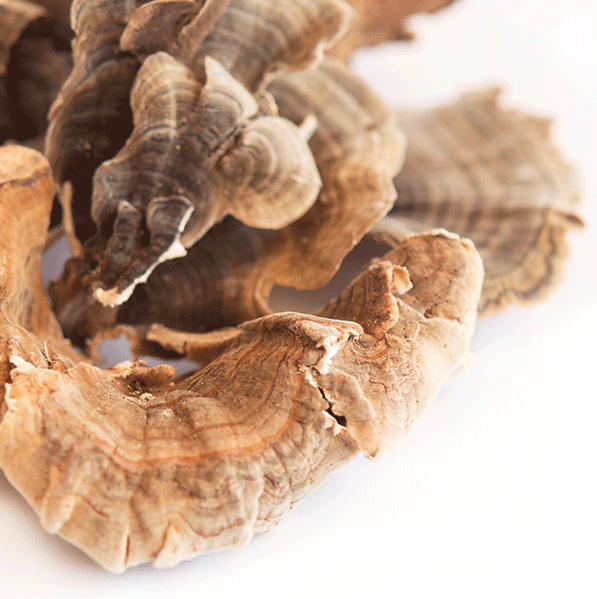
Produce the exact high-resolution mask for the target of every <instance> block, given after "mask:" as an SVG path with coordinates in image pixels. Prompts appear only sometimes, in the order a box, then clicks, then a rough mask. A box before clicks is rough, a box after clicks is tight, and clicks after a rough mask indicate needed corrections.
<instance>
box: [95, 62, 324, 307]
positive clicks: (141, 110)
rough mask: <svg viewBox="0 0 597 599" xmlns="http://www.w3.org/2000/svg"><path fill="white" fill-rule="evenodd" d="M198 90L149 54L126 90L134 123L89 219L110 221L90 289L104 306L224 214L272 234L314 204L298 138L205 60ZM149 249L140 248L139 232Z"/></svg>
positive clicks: (313, 181)
mask: <svg viewBox="0 0 597 599" xmlns="http://www.w3.org/2000/svg"><path fill="white" fill-rule="evenodd" d="M204 79H205V84H204V85H201V84H200V83H199V81H198V80H197V78H196V77H195V76H194V75H193V72H192V71H190V70H189V69H188V68H186V67H185V66H184V65H183V64H181V63H179V62H178V61H177V60H175V59H174V58H172V57H171V56H170V55H169V54H166V53H165V52H158V53H156V54H152V55H151V56H149V57H148V58H147V59H146V60H145V62H144V63H143V66H142V67H141V69H140V71H139V73H138V76H137V79H136V81H135V85H134V86H133V89H132V91H131V105H132V108H133V117H134V122H135V126H134V129H133V133H132V135H131V137H130V138H129V139H128V140H127V143H126V144H125V146H124V148H123V149H122V150H121V151H120V152H118V154H117V155H116V156H115V157H114V158H113V159H112V160H109V161H107V162H104V163H103V164H102V165H101V166H100V167H99V168H98V170H97V171H96V174H95V177H94V185H93V189H94V193H93V198H92V216H93V218H94V220H95V221H96V223H98V226H99V228H100V230H105V228H106V223H108V226H109V224H110V223H113V226H112V232H111V236H110V238H109V239H108V243H107V247H106V250H105V258H104V260H105V261H104V262H103V263H102V265H101V270H100V274H99V277H98V278H99V280H100V281H101V283H102V284H103V286H105V287H106V288H107V289H108V291H104V290H103V289H101V288H98V289H96V291H95V297H96V298H97V299H99V301H100V302H102V303H103V304H105V305H111V306H114V305H119V304H121V303H122V302H124V301H126V299H128V297H129V296H130V294H131V293H132V291H133V289H134V287H135V285H136V284H137V283H138V282H144V281H145V280H146V279H147V277H148V276H149V274H150V273H151V271H152V270H153V268H154V267H155V266H156V265H157V264H159V263H160V262H163V261H165V260H170V259H172V258H175V257H179V256H181V255H185V253H186V250H185V248H188V247H190V246H192V245H193V244H194V243H195V242H196V241H197V240H198V239H200V238H201V237H202V236H203V235H204V234H205V233H206V232H207V230H208V229H209V228H211V227H212V226H213V225H214V224H215V223H216V222H218V221H220V220H221V219H222V218H223V217H224V216H226V215H227V214H231V215H233V216H235V217H236V218H238V219H239V220H241V221H243V222H245V223H246V224H248V225H250V226H253V227H261V228H280V227H283V226H286V225H287V224H289V223H290V222H292V221H294V220H296V219H297V218H299V217H300V216H302V215H303V214H304V213H305V212H306V210H307V209H308V208H309V207H310V206H311V204H313V202H314V201H315V199H316V197H317V195H318V192H319V189H320V186H321V180H320V177H319V174H318V171H317V167H316V165H315V162H314V161H313V157H312V155H311V151H310V150H309V147H308V145H307V141H306V140H305V138H304V134H303V133H302V131H301V130H300V129H299V128H298V127H296V126H295V125H294V124H292V123H291V122H290V121H288V120H287V119H283V118H280V117H276V116H260V115H259V114H258V104H257V102H256V101H255V99H254V98H253V96H252V95H251V94H250V93H249V92H248V91H247V90H246V88H245V87H244V86H243V85H241V84H240V83H239V82H238V81H236V80H235V79H234V78H233V77H232V76H230V74H229V73H228V72H227V71H226V70H225V69H224V68H223V67H222V66H221V65H220V64H219V63H218V62H217V61H215V60H214V59H212V58H209V57H207V58H206V59H205V77H204ZM144 226H146V227H147V230H148V231H149V235H150V239H149V243H148V244H147V245H146V246H145V247H143V246H142V244H141V236H142V234H143V227H144Z"/></svg>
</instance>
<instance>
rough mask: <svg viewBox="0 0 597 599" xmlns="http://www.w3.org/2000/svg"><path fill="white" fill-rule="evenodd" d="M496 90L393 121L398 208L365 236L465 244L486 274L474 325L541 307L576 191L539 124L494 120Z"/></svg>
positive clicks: (571, 224)
mask: <svg viewBox="0 0 597 599" xmlns="http://www.w3.org/2000/svg"><path fill="white" fill-rule="evenodd" d="M498 95H499V90H496V89H491V90H488V91H484V92H479V93H471V94H467V95H465V96H463V97H461V98H460V99H459V100H457V101H456V102H455V103H453V104H450V105H448V106H444V107H440V108H436V109H433V110H428V111H425V112H420V113H406V112H402V113H400V115H399V116H400V126H401V127H402V129H403V130H404V132H405V133H406V135H407V138H408V140H409V143H408V149H407V153H406V161H405V165H404V168H403V169H402V171H401V172H400V173H399V174H398V176H397V177H396V178H395V184H396V188H397V190H398V200H397V201H396V204H395V206H394V208H393V209H392V212H391V214H390V215H389V216H388V217H387V218H386V219H384V220H383V221H382V222H380V223H378V224H377V225H376V226H375V228H374V231H377V232H385V233H388V234H390V235H393V236H394V237H397V238H400V237H401V236H402V235H404V234H409V233H411V232H413V231H424V230H427V229H430V228H433V227H442V228H445V229H447V230H449V231H454V232H455V233H457V234H459V235H462V236H465V237H468V238H470V239H471V240H472V241H473V242H474V243H475V246H476V247H477V249H478V250H479V253H480V254H481V257H482V258H483V264H484V268H485V279H484V283H483V293H482V296H481V302H480V305H479V313H480V315H490V314H496V313H499V312H501V311H503V310H504V309H506V308H507V307H508V306H510V305H511V304H514V303H516V304H527V303H530V302H535V301H538V300H540V299H543V298H544V297H545V295H546V294H547V293H549V291H550V290H552V289H553V287H554V286H555V285H556V284H557V283H558V282H559V280H560V278H561V276H562V271H563V265H564V261H565V258H566V256H567V254H568V250H567V245H566V241H565V235H566V232H567V230H568V229H571V228H577V227H579V226H582V221H581V220H580V219H579V218H578V216H577V215H576V203H577V201H578V190H577V187H576V183H575V180H574V173H573V169H572V168H571V166H570V165H569V164H568V163H567V162H566V161H565V160H564V159H563V158H562V156H561V154H560V153H559V152H558V150H557V149H556V148H555V147H554V146H553V144H552V142H551V139H550V134H549V126H550V122H549V121H548V120H546V119H541V118H537V117H532V116H529V115H527V114H524V113H522V112H519V111H517V110H503V109H501V108H500V107H499V105H498V103H497V98H498Z"/></svg>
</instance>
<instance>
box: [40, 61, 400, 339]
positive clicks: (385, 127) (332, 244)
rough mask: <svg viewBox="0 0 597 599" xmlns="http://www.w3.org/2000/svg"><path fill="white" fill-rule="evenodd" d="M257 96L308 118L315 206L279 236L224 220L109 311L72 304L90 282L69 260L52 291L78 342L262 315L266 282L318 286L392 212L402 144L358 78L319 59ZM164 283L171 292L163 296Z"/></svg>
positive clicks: (83, 267) (279, 77) (81, 263)
mask: <svg viewBox="0 0 597 599" xmlns="http://www.w3.org/2000/svg"><path fill="white" fill-rule="evenodd" d="M266 91H267V93H269V94H271V95H272V97H273V98H274V99H275V101H276V103H277V104H278V110H279V114H280V116H283V117H285V118H287V119H289V121H291V122H294V123H296V124H297V125H300V124H302V123H304V122H305V121H308V120H309V117H310V116H312V115H317V118H316V125H315V128H314V129H313V131H312V134H311V137H310V139H309V147H310V149H311V152H312V154H313V156H314V158H315V162H316V165H317V168H318V170H319V173H320V175H321V179H322V190H321V192H320V194H319V197H318V199H317V201H316V202H315V203H314V204H313V206H312V207H311V208H310V209H309V210H308V211H307V213H306V214H305V215H304V216H303V217H301V218H299V219H298V220H296V221H295V222H293V223H291V224H289V225H288V226H286V227H283V228H282V229H280V230H265V229H263V228H253V227H249V226H247V225H245V224H243V223H241V222H239V221H238V220H236V219H233V218H231V217H228V218H226V219H224V220H223V221H222V222H221V223H218V224H217V225H215V226H214V227H213V228H212V229H210V230H209V231H208V232H207V233H206V234H205V236H204V237H203V238H202V239H201V240H199V241H198V242H197V243H196V244H195V245H194V246H193V247H191V248H189V249H188V253H187V255H186V256H185V257H184V258H179V259H175V260H170V261H168V262H164V263H162V264H159V265H158V266H157V267H156V268H155V270H154V271H153V272H152V274H151V276H150V277H149V278H148V280H147V282H146V283H145V284H143V285H139V286H137V288H136V289H135V291H134V293H133V295H132V296H131V298H130V299H129V300H128V302H126V303H125V304H123V305H122V307H121V308H120V310H119V311H118V313H116V311H115V310H113V309H109V308H106V309H104V310H102V309H101V308H100V307H99V306H98V305H97V304H95V305H94V304H91V305H86V306H85V308H84V309H81V307H80V306H77V308H76V309H75V308H73V306H74V304H76V303H77V301H78V300H73V298H76V297H81V288H82V286H83V287H84V285H83V284H82V281H83V282H85V281H87V282H89V284H91V282H92V281H93V280H94V278H93V276H94V275H93V271H90V266H89V264H90V261H89V260H87V261H85V260H83V259H74V260H71V261H70V262H69V263H68V264H67V267H66V269H65V272H64V273H63V276H62V277H61V279H60V280H59V281H57V282H56V284H54V285H53V287H52V289H51V295H52V298H53V301H54V306H55V309H56V311H57V314H58V316H59V319H60V322H61V323H62V325H63V327H64V329H65V330H67V331H68V332H69V336H71V338H73V339H76V340H77V343H79V344H81V345H83V344H84V340H85V339H88V338H92V337H94V336H95V335H97V334H98V333H101V331H102V330H104V329H108V328H110V326H111V325H113V324H115V323H116V322H120V323H128V324H143V323H145V324H152V323H156V322H158V323H162V324H164V325H166V326H168V327H172V328H181V329H184V330H187V331H201V330H206V329H207V330H209V329H212V328H219V327H222V326H229V325H236V324H238V323H240V322H243V321H244V320H247V319H251V318H256V317H259V316H263V315H265V314H268V313H269V311H270V310H269V308H268V306H267V300H268V297H269V294H270V291H271V289H272V287H273V286H274V285H275V284H279V285H284V286H291V287H296V288H300V289H314V288H317V287H320V286H321V285H323V284H324V283H325V282H327V280H329V278H330V277H331V276H332V275H333V274H334V273H335V272H336V270H337V269H338V267H339V265H340V263H341V262H342V259H343V258H344V256H345V255H346V254H347V253H348V252H349V251H350V250H351V249H352V248H353V247H354V245H356V243H357V242H358V241H359V240H360V239H361V238H362V236H363V235H364V234H365V233H366V232H367V231H368V230H369V228H370V227H371V226H372V225H373V224H374V223H375V222H376V221H377V220H379V219H380V218H382V217H383V216H384V215H385V214H386V213H387V211H388V210H389V209H390V208H391V206H392V204H393V201H394V199H395V194H396V191H395V189H394V186H393V183H392V177H394V175H395V174H396V172H397V171H398V170H399V168H400V166H401V163H402V160H403V156H404V145H405V142H404V138H403V136H402V134H401V133H400V132H399V131H398V129H397V128H396V126H395V123H394V118H393V116H392V115H391V113H390V111H389V110H388V109H387V107H386V106H385V105H384V104H383V102H382V101H381V100H379V98H378V97H377V96H376V95H375V94H373V93H372V92H371V91H370V90H369V89H368V88H367V87H366V86H365V84H364V83H363V82H362V80H361V79H360V78H358V77H357V76H356V75H354V74H353V73H351V72H350V71H349V70H348V68H347V67H346V66H344V65H343V64H342V63H340V62H339V61H337V60H334V59H331V58H328V59H326V60H325V61H324V62H323V63H322V64H321V65H319V66H318V67H317V68H312V69H308V70H306V71H297V72H290V73H287V72H283V71H280V72H278V73H277V74H276V75H274V76H273V77H272V80H271V82H270V85H269V86H268V88H267V90H266ZM173 285H175V286H176V288H177V289H178V291H179V293H177V294H176V295H175V296H173V294H172V293H170V291H169V290H170V289H172V286H173Z"/></svg>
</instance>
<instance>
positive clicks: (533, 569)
mask: <svg viewBox="0 0 597 599" xmlns="http://www.w3.org/2000/svg"><path fill="white" fill-rule="evenodd" d="M412 25H413V28H414V29H415V31H416V32H417V34H418V39H417V41H416V42H415V43H413V44H410V45H401V46H400V47H397V46H392V47H384V48H382V49H377V50H375V51H366V52H363V53H362V54H361V55H360V56H359V58H358V59H357V60H356V62H355V66H356V68H357V69H358V70H359V72H360V73H361V74H362V75H363V76H365V77H366V78H367V79H368V80H369V81H370V83H371V84H372V85H373V86H374V88H375V89H377V90H378V92H379V93H380V94H381V95H382V96H383V97H384V98H385V99H386V100H387V101H388V102H390V103H391V104H393V105H395V106H400V107H405V108H410V107H424V106H431V105H433V104H435V103H438V102H448V101H451V100H452V99H454V98H455V97H456V96H457V95H459V94H460V93H461V92H462V91H465V90H470V89H479V88H482V87H485V86H488V85H491V86H493V85H502V86H503V87H504V95H503V103H504V104H505V105H507V106H510V107H517V108H523V109H525V110H527V111H531V112H535V113H538V114H541V115H544V116H552V117H554V119H555V121H556V123H555V126H554V136H555V139H556V140H557V143H558V145H559V146H560V147H561V148H562V149H563V151H564V152H565V154H566V155H567V156H568V157H569V158H570V159H571V160H572V161H573V162H574V163H575V164H576V165H577V166H578V170H579V174H580V179H581V186H582V189H583V198H584V199H583V204H582V205H581V208H580V212H581V215H582V216H583V218H584V219H585V220H586V222H587V227H586V229H585V230H584V231H581V232H579V233H573V234H571V235H570V245H571V258H570V261H569V263H568V265H567V268H566V280H565V283H564V285H563V286H562V287H561V288H560V289H558V290H557V291H556V292H555V294H554V295H553V296H552V298H551V299H550V300H548V301H547V302H545V303H543V304H541V305H539V306H537V307H534V308H526V309H511V310H510V311H509V312H508V313H506V314H505V315H503V316H500V317H496V318H491V319H487V320H484V321H482V322H480V323H479V324H478V326H477V330H476V333H475V335H474V338H473V341H472V347H471V349H472V351H473V352H474V354H475V356H476V363H475V364H474V366H473V367H471V368H469V369H467V370H460V371H459V372H458V373H456V374H455V375H454V376H453V377H452V378H451V379H450V380H449V381H448V382H447V384H446V385H445V386H444V388H443V389H442V391H441V392H440V394H439V396H438V397H437V398H436V400H435V402H434V403H433V404H432V406H431V407H430V408H429V410H428V411H427V413H426V414H425V415H424V417H423V418H422V419H421V420H420V421H419V422H418V423H417V425H416V426H415V428H414V429H413V430H412V431H411V432H410V433H409V435H407V437H406V438H405V439H404V440H403V441H402V442H401V443H400V444H399V445H398V446H397V447H396V448H395V449H394V450H393V451H392V452H391V454H390V455H388V456H387V457H385V458H384V459H383V460H382V461H381V462H378V463H371V462H368V461H366V460H364V459H360V458H358V459H356V460H355V461H354V462H352V463H351V464H349V465H348V466H345V467H344V468H343V469H341V470H339V471H338V472H336V473H334V474H333V475H332V476H330V477H329V478H328V480H327V481H326V482H325V483H324V485H323V486H322V487H321V488H320V489H318V490H317V491H316V492H315V493H314V494H313V495H311V496H310V497H309V498H307V499H306V500H305V501H304V502H303V503H302V504H301V505H300V506H298V507H297V508H296V509H295V510H293V511H292V512H291V513H290V514H289V515H288V517H287V518H286V520H285V521H284V522H283V523H282V524H281V525H280V526H279V527H278V528H277V529H276V530H274V531H273V532H271V533H268V534H265V535H261V536H259V537H258V538H256V539H254V540H253V542H251V543H250V544H249V545H248V546H247V547H245V548H244V549H241V550H237V551H224V552H221V553H219V554H216V555H210V556H205V557H201V558H197V559H195V560H193V561H191V562H189V563H186V564H183V565H181V566H178V567H177V568H175V569H173V570H169V571H155V570H153V569H152V568H151V567H148V566H144V567H138V568H135V569H133V570H131V571H128V572H127V573H125V574H122V575H112V574H109V573H107V572H104V571H102V570H101V569H100V568H99V567H97V566H96V565H94V564H93V563H92V562H90V561H89V560H88V559H87V558H86V557H85V556H84V555H83V554H81V553H80V552H79V551H78V550H76V549H73V548H71V547H70V546H69V545H68V544H67V543H66V542H64V541H62V540H61V539H59V538H57V537H55V536H50V535H48V534H46V533H45V532H44V531H43V530H42V529H41V527H40V525H39V521H38V518H37V516H35V514H34V513H33V512H32V510H31V509H30V508H29V507H28V506H27V505H26V503H25V502H24V500H22V499H21V497H20V496H19V495H18V493H16V492H15V491H14V490H13V489H12V488H11V487H10V485H9V484H8V483H7V482H6V480H5V478H4V477H3V475H1V474H0V505H1V506H2V507H1V512H0V581H1V587H0V588H1V590H0V597H30V598H35V597H65V598H66V597H78V598H91V597H110V598H113V599H117V598H120V597H126V598H127V599H135V598H137V597H139V598H141V597H143V598H144V599H151V598H154V597H156V598H157V597H163V596H164V597H165V596H168V597H170V596H175V597H181V598H182V597H189V596H192V597H194V596H204V597H205V596H209V597H211V596H214V597H232V596H235V597H238V596H249V597H253V596H255V597H277V596H290V597H296V596H307V597H308V596H316V597H320V596H321V597H323V596H331V597H334V596H347V597H357V596H358V597H363V596H364V597H378V596H392V597H406V598H419V597H424V598H435V597H449V596H458V597H460V598H468V597H470V598H473V597H474V598H487V597H500V598H501V597H515V598H518V597H521V598H523V597H524V598H529V597H541V598H545V597H570V598H575V599H578V598H584V597H587V598H588V597H591V598H595V597H597V581H596V566H597V549H596V543H597V520H596V515H595V512H596V509H597V492H596V485H595V482H596V464H595V462H596V457H597V443H596V441H595V438H596V436H597V435H596V434H595V428H596V424H597V422H596V416H597V410H596V408H595V404H596V401H597V392H596V390H595V384H594V380H595V376H596V374H597V350H596V349H595V343H596V336H597V316H596V314H597V264H596V262H597V236H596V233H595V227H596V226H597V209H596V206H597V197H596V196H597V168H596V167H597V145H596V143H595V140H596V138H597V8H596V3H594V2H593V1H592V0H586V1H583V0H569V1H567V2H564V1H562V0H542V1H539V0H534V1H532V0H528V1H520V0H460V2H457V3H456V4H455V5H454V6H453V7H451V8H449V9H447V10H445V11H443V12H442V13H438V14H436V15H433V16H431V17H421V18H416V19H413V21H412Z"/></svg>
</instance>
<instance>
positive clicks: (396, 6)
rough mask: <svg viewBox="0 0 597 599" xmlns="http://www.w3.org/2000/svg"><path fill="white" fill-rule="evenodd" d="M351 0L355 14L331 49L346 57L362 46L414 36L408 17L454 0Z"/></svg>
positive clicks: (437, 8)
mask: <svg viewBox="0 0 597 599" xmlns="http://www.w3.org/2000/svg"><path fill="white" fill-rule="evenodd" d="M348 1H349V2H350V3H351V4H352V6H353V7H354V9H355V13H356V18H355V20H354V22H353V24H352V26H351V28H350V29H349V30H348V33H347V34H346V35H344V36H343V37H342V38H341V39H340V40H339V41H338V43H337V44H336V45H335V46H334V47H333V48H332V49H331V50H330V52H331V53H332V54H334V55H335V56H340V57H343V58H346V57H347V56H348V55H350V54H351V53H352V52H353V50H356V49H357V48H360V47H362V46H374V45H375V44H381V43H382V42H388V41H394V40H409V39H412V37H413V34H412V33H411V32H410V30H409V28H408V19H407V18H406V17H408V16H409V15H412V14H414V13H417V12H428V13H429V12H435V11H436V10H439V9H440V8H443V7H445V6H448V5H449V4H451V3H452V2H453V1H454V0H400V1H399V2H397V1H396V0H348Z"/></svg>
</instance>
